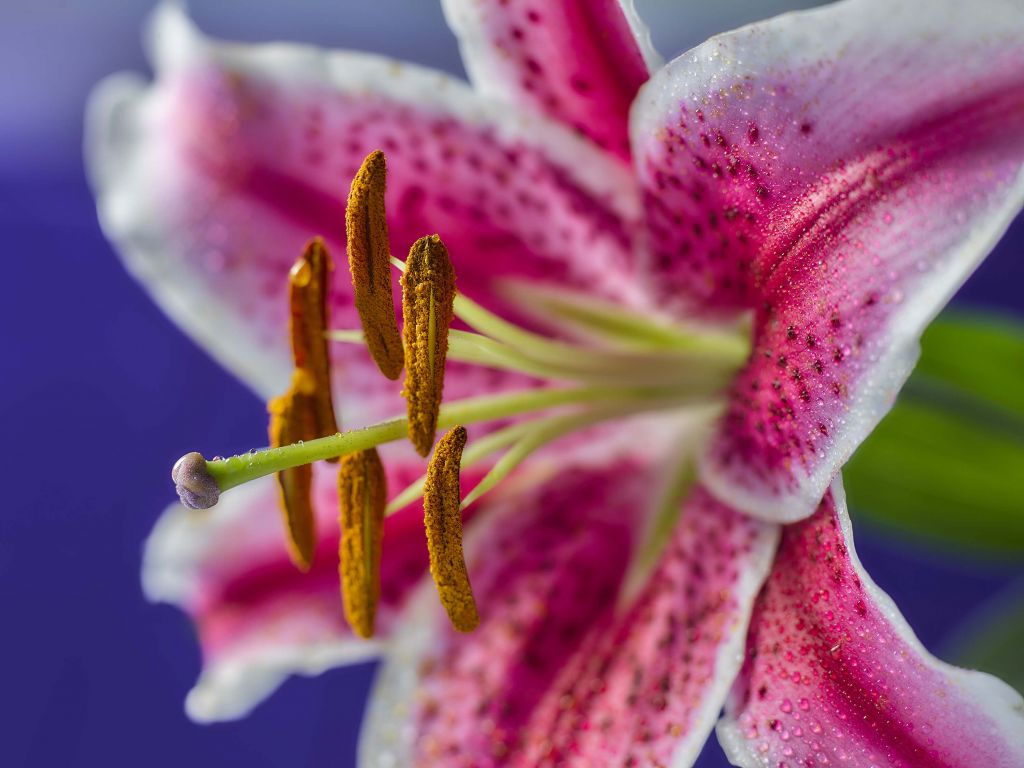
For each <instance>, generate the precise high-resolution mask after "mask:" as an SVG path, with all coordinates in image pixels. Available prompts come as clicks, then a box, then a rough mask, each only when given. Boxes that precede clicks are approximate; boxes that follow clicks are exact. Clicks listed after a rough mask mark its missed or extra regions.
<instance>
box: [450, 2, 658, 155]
mask: <svg viewBox="0 0 1024 768" xmlns="http://www.w3.org/2000/svg"><path fill="white" fill-rule="evenodd" d="M442 5H443V8H444V11H445V15H446V17H447V19H448V24H449V26H450V27H451V28H452V31H453V32H455V34H456V36H457V37H458V38H459V48H460V50H461V51H462V60H463V63H464V64H465V66H466V70H467V71H468V72H469V76H470V79H471V80H472V82H473V85H474V86H475V87H476V89H477V90H479V91H480V92H481V93H483V94H485V95H487V96H491V97H494V98H496V99H501V100H503V101H506V102H508V103H510V104H514V105H516V106H520V105H525V106H527V107H531V108H532V109H534V110H536V111H537V112H539V113H541V114H545V115H548V116H550V117H552V118H554V119H556V120H559V121H561V122H563V123H565V124H567V125H569V126H572V127H574V128H575V129H576V130H577V131H579V132H580V133H581V134H583V135H584V136H588V137H589V138H590V139H592V140H593V141H594V142H595V143H596V144H598V145H599V146H601V147H604V148H605V149H606V150H608V151H609V152H612V153H614V154H616V155H618V156H619V157H621V158H623V159H626V160H628V159H629V137H628V135H627V130H626V126H627V123H628V119H627V118H628V115H629V107H630V104H632V102H633V98H634V96H636V92H637V90H639V88H640V86H641V85H643V83H644V82H645V81H646V80H647V78H648V76H649V74H650V72H652V71H654V70H655V69H657V68H658V66H660V64H661V62H660V60H659V57H658V55H657V54H656V53H655V52H654V49H653V46H652V45H651V38H650V33H649V32H648V30H647V28H646V27H644V26H643V23H642V22H641V21H640V18H639V16H638V15H637V13H636V9H635V7H634V3H633V0H544V2H537V1H536V0H515V1H514V2H508V0H484V1H483V2H481V1H480V0H444V2H443V4H442Z"/></svg>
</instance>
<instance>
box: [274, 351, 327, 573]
mask: <svg viewBox="0 0 1024 768" xmlns="http://www.w3.org/2000/svg"><path fill="white" fill-rule="evenodd" d="M301 380H302V375H301V372H300V371H297V372H296V375H295V376H294V377H293V379H292V386H291V387H289V389H288V391H287V392H286V393H285V394H283V395H282V396H281V397H276V398H274V399H273V400H271V401H270V402H269V403H267V410H268V411H269V412H270V445H271V447H272V448H278V447H280V446H283V445H290V444H292V443H295V442H298V441H299V440H307V439H310V437H311V433H312V430H313V429H314V427H315V415H314V414H315V406H314V398H313V396H311V395H309V394H306V393H304V392H302V391H301V387H300V382H301ZM277 483H278V487H279V488H280V491H281V510H282V512H283V514H284V523H285V528H286V530H287V531H288V551H289V554H290V555H291V558H292V561H293V562H294V563H295V565H296V566H297V567H298V568H299V569H301V570H303V571H307V570H309V567H310V565H311V564H312V562H313V551H314V549H315V547H316V521H315V517H314V514H313V503H312V499H311V496H312V487H313V468H312V467H311V466H310V465H309V464H303V465H300V466H297V467H291V468H289V469H285V470H283V471H281V472H278V473H277Z"/></svg>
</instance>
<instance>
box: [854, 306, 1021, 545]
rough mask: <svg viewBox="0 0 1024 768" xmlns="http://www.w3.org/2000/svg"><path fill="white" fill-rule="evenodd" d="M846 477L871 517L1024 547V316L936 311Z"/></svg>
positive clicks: (945, 539) (941, 534)
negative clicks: (916, 356)
mask: <svg viewBox="0 0 1024 768" xmlns="http://www.w3.org/2000/svg"><path fill="white" fill-rule="evenodd" d="M843 477H844V481H845V484H846V487H847V490H848V492H849V496H850V501H851V506H852V507H854V509H855V511H856V513H857V514H858V515H859V517H860V518H862V519H866V520H869V521H871V522H874V523H878V524H880V525H884V526H886V527H888V528H890V529H895V530H897V531H900V532H903V533H910V534H913V535H915V536H920V537H925V538H928V539H930V540H932V541H934V542H936V543H939V544H944V545H945V546H947V547H949V546H955V547H957V548H965V547H966V548H970V549H973V550H975V551H982V552H990V553H1002V554H1005V555H1020V554H1021V553H1024V324H1022V323H1020V322H1019V321H1013V320H1010V319H1008V318H1005V317H1002V316H996V315H985V314H970V315H966V314H961V313H949V314H947V315H944V316H943V317H941V318H939V319H938V320H936V322H935V323H933V324H932V326H931V327H930V328H929V330H928V331H927V332H926V333H925V336H924V339H923V340H922V354H921V360H920V362H919V364H918V366H917V368H916V369H915V371H914V374H913V376H911V378H910V381H908V382H907V386H906V388H905V389H904V391H903V393H902V394H901V396H900V398H899V400H898V402H897V404H896V406H895V407H894V408H893V410H892V411H891V412H890V414H889V415H888V416H887V417H886V418H885V419H884V420H883V422H882V423H881V424H880V425H879V426H878V428H877V429H876V430H875V432H874V433H873V434H872V435H871V437H869V438H868V440H867V441H866V442H865V443H864V445H863V446H862V447H861V448H860V450H858V451H857V453H856V454H855V455H854V457H853V459H852V460H851V461H850V463H849V464H848V465H847V466H846V468H845V469H844V471H843Z"/></svg>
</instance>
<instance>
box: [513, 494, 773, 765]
mask: <svg viewBox="0 0 1024 768" xmlns="http://www.w3.org/2000/svg"><path fill="white" fill-rule="evenodd" d="M777 541H778V528H777V527H776V526H774V525H770V524H765V523H761V522H757V521H755V520H752V519H751V518H749V517H748V516H746V515H744V514H742V513H740V512H737V511H735V510H733V509H732V508H730V507H728V506H726V505H724V504H722V503H721V502H719V501H718V500H717V499H715V498H714V497H713V496H712V495H711V494H710V493H708V492H707V490H706V489H704V488H702V487H698V488H696V489H695V490H694V492H693V493H692V494H691V495H690V497H689V499H688V500H687V502H686V506H685V508H684V510H683V516H682V519H681V520H680V522H679V524H678V525H677V526H676V529H675V531H674V532H673V534H672V538H671V539H670V540H669V542H668V543H667V545H666V549H665V552H664V554H663V556H662V558H661V561H660V562H659V564H658V567H657V569H656V571H655V572H654V574H653V576H652V578H651V580H650V581H649V582H648V584H647V586H646V588H645V589H644V591H643V592H642V593H641V595H640V596H639V598H638V600H637V601H636V603H635V604H634V605H633V606H632V607H631V609H630V610H629V611H628V613H626V614H625V615H623V616H620V617H617V618H616V619H615V620H614V621H613V622H611V623H608V622H605V623H604V625H603V626H602V625H599V626H598V627H597V628H595V629H594V630H593V631H592V633H591V635H590V637H588V638H587V641H586V642H585V644H584V646H583V648H582V650H581V651H580V652H579V653H577V654H576V655H575V657H574V658H573V659H572V663H571V664H569V665H567V666H566V668H565V669H564V670H563V672H562V674H561V675H560V676H559V678H558V680H557V681H556V682H555V684H554V686H553V687H552V689H551V690H550V691H549V692H548V694H547V695H546V697H545V700H544V703H543V705H542V706H541V707H540V708H538V712H537V713H536V715H535V716H534V718H533V720H532V721H531V724H530V739H529V743H530V746H531V750H530V752H529V753H528V755H527V759H526V760H525V761H524V763H523V764H524V765H545V766H562V765H578V766H591V765H636V766H640V765H669V764H671V765H673V766H688V765H692V764H693V762H694V761H695V760H696V759H697V755H698V754H700V751H701V748H702V747H703V746H704V742H705V741H706V740H707V737H708V734H709V733H710V732H711V729H712V728H713V727H714V722H715V720H716V719H717V717H718V715H719V711H720V709H721V705H722V702H723V700H724V699H725V696H726V693H727V691H728V689H729V686H730V684H731V683H732V681H733V679H734V677H735V675H736V672H737V671H738V669H739V667H740V663H741V659H742V648H743V638H744V636H745V634H746V628H747V622H748V619H749V617H750V611H751V608H752V606H753V603H754V599H755V597H756V596H757V593H758V590H759V589H760V587H761V584H762V582H763V581H764V578H765V576H767V574H768V571H769V568H770V566H771V562H772V555H773V554H774V552H775V545H776V542H777Z"/></svg>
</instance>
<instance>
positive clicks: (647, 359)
mask: <svg viewBox="0 0 1024 768" xmlns="http://www.w3.org/2000/svg"><path fill="white" fill-rule="evenodd" d="M385 177H386V163H385V158H384V155H383V153H382V152H380V151H376V152H372V153H371V154H370V155H368V156H367V158H366V160H365V161H364V163H363V165H362V167H361V168H360V169H359V171H358V173H357V174H356V176H355V179H354V180H353V182H352V185H351V189H350V193H349V198H348V207H347V209H346V217H345V230H346V236H347V240H346V247H347V254H348V265H349V271H350V274H351V278H352V290H353V291H354V294H355V305H356V308H357V310H358V314H359V321H360V326H361V327H360V328H358V329H346V328H343V329H336V328H332V327H331V325H330V317H329V307H330V292H331V290H332V281H331V273H332V270H333V262H332V260H331V257H330V254H329V253H328V251H327V247H326V245H325V244H324V241H323V240H321V239H320V238H314V239H312V240H311V241H310V242H309V244H308V245H307V246H306V248H305V250H304V251H303V253H302V254H301V255H300V257H299V259H298V261H297V262H296V263H295V265H294V267H293V268H292V269H291V271H290V273H289V275H288V278H287V279H288V283H287V285H288V296H289V306H290V313H289V317H290V339H291V345H292V362H293V371H292V377H291V381H290V384H289V387H288V388H287V390H286V391H285V392H284V393H283V394H281V395H280V396H278V397H275V398H273V399H271V401H270V402H269V403H268V406H267V410H268V412H269V416H270V423H269V430H268V431H269V440H270V447H269V448H266V449H263V450H258V451H252V452H249V453H247V454H245V455H244V456H234V457H231V458H228V459H217V460H214V461H206V460H205V459H203V457H202V456H201V455H200V454H198V453H190V454H187V455H186V456H184V457H182V458H181V459H180V460H179V461H178V462H177V463H176V464H175V466H174V470H173V472H172V478H173V480H174V482H175V486H176V489H177V491H178V495H179V497H180V498H181V500H182V503H183V504H185V506H188V507H191V508H195V509H205V508H209V507H212V506H214V505H215V504H216V503H217V500H218V499H219V497H220V494H221V493H223V492H226V491H228V490H230V489H231V488H234V487H235V486H238V485H241V484H243V483H246V482H249V481H250V480H254V479H256V478H258V477H262V476H265V475H268V474H276V476H277V482H278V486H279V490H280V493H279V499H280V507H281V512H282V521H283V528H284V533H285V541H286V544H287V549H288V551H289V553H290V555H291V559H292V561H293V562H294V563H295V565H296V567H298V568H299V569H300V570H303V571H305V570H308V569H309V568H310V566H311V563H312V559H313V556H314V553H315V552H316V551H317V546H316V543H317V537H318V532H317V530H316V523H315V521H316V519H317V516H316V514H315V510H314V508H313V500H312V492H311V490H312V479H313V470H312V465H313V464H314V463H316V462H320V461H326V462H337V461H338V460H339V459H340V460H341V461H340V464H339V468H338V482H337V484H338V498H339V514H338V521H339V527H340V543H339V552H338V555H339V567H338V572H339V586H340V589H339V593H340V597H341V600H340V602H341V609H342V610H343V612H344V615H345V617H346V619H347V620H348V622H349V624H350V625H351V626H352V629H353V631H354V632H355V634H357V635H359V636H360V637H371V636H372V635H373V632H374V623H375V615H376V605H377V601H378V600H379V596H380V565H381V561H382V558H385V557H387V552H386V551H382V542H383V537H382V531H383V521H384V519H385V517H386V515H388V514H391V513H393V512H395V511H397V510H398V509H402V508H405V507H407V506H409V505H410V504H413V503H415V502H417V501H418V500H420V499H422V504H423V511H424V528H425V531H426V540H427V545H428V552H429V559H430V573H431V576H432V577H433V579H434V581H435V583H436V585H437V591H438V597H439V599H440V602H441V604H442V606H443V607H444V609H445V611H446V612H447V614H448V617H449V619H450V621H451V623H452V626H453V627H454V628H455V629H457V630H459V631H463V632H468V631H472V630H473V629H474V628H475V627H476V626H477V625H478V623H479V620H480V614H479V612H478V607H477V604H476V602H475V600H474V597H473V591H472V587H471V584H470V574H469V571H468V568H467V566H466V562H465V558H464V555H463V551H462V513H463V510H464V509H465V508H466V507H467V506H468V505H470V504H472V503H475V502H476V501H477V500H478V499H479V498H480V497H482V496H483V495H484V494H486V493H488V492H490V491H491V490H493V489H494V488H495V487H496V486H498V485H499V484H500V483H501V482H502V481H503V480H504V479H505V478H506V477H507V476H508V475H509V474H511V473H512V472H513V471H514V470H515V469H516V468H517V467H518V466H519V465H520V464H521V463H522V462H523V461H525V460H526V459H527V458H528V457H529V456H531V455H532V454H533V453H534V452H536V451H538V450H540V449H541V448H543V447H544V446H546V445H548V444H550V443H553V442H555V441H557V440H560V439H562V438H564V437H566V436H567V435H570V434H572V433H574V432H578V431H580V430H583V429H587V428H589V427H592V426H594V425H596V424H600V423H603V422H606V421H611V420H615V419H621V418H624V417H628V416H630V415H635V414H640V413H645V412H654V411H671V410H679V409H697V408H700V409H708V408H711V409H714V408H719V407H721V405H722V404H724V401H725V392H726V390H727V389H728V387H729V386H730V385H731V382H732V380H733V378H734V376H735V374H736V372H737V371H738V370H739V369H740V367H741V366H742V365H743V364H744V363H745V361H746V359H747V357H748V355H749V350H750V342H749V329H748V328H747V327H745V326H742V325H734V326H723V327H713V328H712V327H708V328H705V327H701V328H688V327H687V328H683V327H676V326H674V325H672V324H668V323H666V322H665V321H664V320H662V319H660V318H648V317H644V316H641V315H638V314H636V313H632V312H629V311H628V310H624V309H622V308H621V307H618V306H614V305H608V304H601V303H599V302H596V301H594V300H593V299H590V298H585V297H580V296H578V295H571V294H567V293H562V292H559V291H554V290H552V289H548V288H532V287H529V286H527V287H517V290H516V292H515V293H516V295H517V297H518V300H519V301H520V302H521V303H522V308H523V310H524V314H528V315H532V316H533V317H534V319H537V320H539V321H540V324H541V325H542V326H548V327H552V328H554V329H556V331H558V332H557V333H556V336H555V337H554V338H551V337H547V336H544V335H542V334H539V333H537V332H536V331H534V330H528V329H525V328H522V327H519V326H517V325H515V324H514V323H511V322H509V321H508V320H506V319H505V318H502V317H499V316H498V315H495V314H494V313H493V312H491V311H490V310H488V309H486V308H484V307H483V306H481V305H479V304H477V303H475V302H474V301H473V300H472V299H471V298H469V297H468V296H465V295H462V294H460V293H458V292H457V291H456V273H455V269H454V266H453V262H452V259H451V256H450V254H449V252H448V249H447V248H446V247H445V245H444V243H443V242H442V240H441V238H440V237H439V236H438V235H436V234H435V235H426V236H424V237H421V238H420V239H419V240H417V241H416V242H415V243H413V244H412V246H411V248H410V250H409V254H408V259H407V260H406V261H404V262H403V261H400V260H398V259H396V258H394V257H393V256H392V255H391V253H390V242H389V233H388V228H387V224H386V221H387V217H386V210H385V189H386V184H385V180H386V179H385ZM469 256H471V255H466V257H469ZM395 269H397V270H398V272H400V273H401V276H400V280H399V282H400V286H401V292H402V301H401V307H402V318H401V319H402V322H401V328H402V330H401V332H399V323H398V318H397V317H396V315H395V301H394V288H395V286H394V277H393V272H394V270H395ZM456 318H457V319H459V320H461V321H462V323H463V324H464V325H465V326H467V327H468V328H469V329H470V330H455V329H452V327H451V326H452V323H453V321H454V320H455V319H456ZM572 338H584V339H587V340H588V341H587V342H586V343H583V342H575V341H569V340H567V339H572ZM334 343H347V344H359V345H362V346H364V347H365V348H366V351H367V354H368V355H369V356H370V357H371V358H372V359H373V361H374V362H375V363H376V366H377V368H378V369H379V370H380V372H381V374H382V375H383V376H384V377H385V378H386V379H388V380H390V381H394V380H396V379H398V378H399V376H400V375H401V373H402V371H403V370H404V371H405V378H404V381H403V383H402V385H401V393H402V395H403V396H404V397H405V400H406V413H405V414H404V415H400V416H396V417H395V418H392V419H387V420H385V421H382V422H378V423H377V424H373V425H371V426H368V427H363V428H361V429H355V430H348V431H344V432H340V431H338V419H339V417H343V416H344V414H339V413H337V412H336V409H335V406H334V403H333V401H332V395H331V392H332V389H331V369H332V367H331V355H330V350H331V345H332V344H334ZM449 359H454V360H458V361H460V362H463V363H469V364H473V365H478V366H483V367H487V368H492V369H499V370H508V371H515V372H517V373H522V374H526V375H528V376H531V377H533V378H535V379H541V380H543V381H544V382H546V384H545V385H544V386H540V387H537V388H532V389H526V390H520V391H513V392H504V393H500V394H483V395H480V396H477V397H472V398H468V399H464V400H458V401H455V402H446V401H445V400H444V378H445V367H446V362H447V361H448V360H449ZM396 386H397V385H396ZM495 422H498V423H499V425H498V426H497V428H495V427H491V428H490V429H489V431H488V432H486V433H484V434H482V435H479V436H478V439H475V440H473V441H470V439H469V438H470V436H471V429H473V427H474V425H483V424H487V423H495ZM510 422H511V423H510ZM467 427H469V429H467ZM439 430H440V431H444V432H445V434H444V436H443V437H442V438H441V440H440V441H437V442H436V444H435V436H436V434H437V433H438V431H439ZM403 439H407V440H409V441H410V442H411V443H412V445H413V447H414V448H415V450H416V451H417V453H419V455H420V456H422V457H424V458H428V457H429V461H428V463H427V467H426V471H425V473H424V475H423V476H422V477H421V478H420V479H418V480H417V481H416V482H414V483H412V484H411V485H409V486H408V487H406V488H404V489H402V490H400V491H399V492H398V493H396V494H395V495H394V496H393V497H391V498H390V499H389V495H388V488H387V483H386V480H385V472H384V467H383V464H382V462H381V457H380V455H379V453H378V452H377V450H376V449H377V447H379V446H381V445H384V444H386V443H389V442H395V441H399V440H403ZM494 457H497V458H494ZM485 461H486V462H489V463H490V468H489V470H488V471H487V472H486V473H485V475H484V476H483V478H482V479H481V480H480V481H479V482H478V483H477V485H476V486H475V487H474V488H473V489H471V490H470V491H469V493H468V494H466V495H465V496H464V497H462V496H461V495H460V494H461V489H460V483H459V478H460V472H461V470H462V469H464V468H466V467H468V466H470V465H473V464H476V463H481V462H485Z"/></svg>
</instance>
